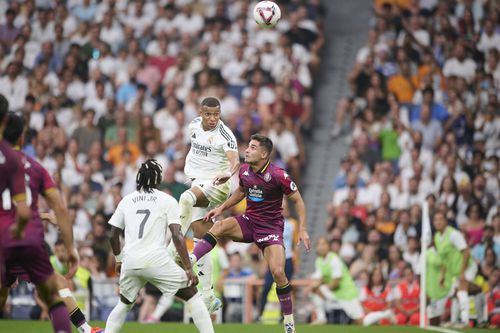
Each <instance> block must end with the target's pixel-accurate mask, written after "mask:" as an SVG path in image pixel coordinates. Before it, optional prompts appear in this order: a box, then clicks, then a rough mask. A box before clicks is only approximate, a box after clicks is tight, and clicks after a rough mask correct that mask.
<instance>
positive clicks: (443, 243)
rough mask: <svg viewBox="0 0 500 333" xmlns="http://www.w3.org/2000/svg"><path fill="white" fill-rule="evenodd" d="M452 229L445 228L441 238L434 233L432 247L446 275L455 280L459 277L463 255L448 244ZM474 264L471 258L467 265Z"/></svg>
mask: <svg viewBox="0 0 500 333" xmlns="http://www.w3.org/2000/svg"><path fill="white" fill-rule="evenodd" d="M453 230H455V229H453V228H452V227H446V230H445V231H444V232H443V234H442V237H440V235H439V233H437V232H436V234H435V235H434V245H435V246H436V250H437V253H438V255H439V257H440V259H441V261H442V263H443V265H444V266H445V268H446V275H449V277H450V278H451V279H455V278H457V277H458V276H459V275H460V271H461V269H462V264H463V262H464V255H463V254H462V252H461V251H460V250H458V249H457V248H456V247H455V246H453V244H451V242H450V235H451V233H452V232H453ZM471 264H474V262H473V261H472V257H471V258H469V265H471Z"/></svg>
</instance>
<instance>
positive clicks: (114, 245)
mask: <svg viewBox="0 0 500 333" xmlns="http://www.w3.org/2000/svg"><path fill="white" fill-rule="evenodd" d="M121 233H122V229H120V228H117V227H115V226H111V237H110V238H109V243H110V244H111V250H113V254H114V255H115V259H116V266H115V271H116V272H117V273H120V270H121V268H122V257H123V255H122V254H121V251H122V249H121V245H120V235H121Z"/></svg>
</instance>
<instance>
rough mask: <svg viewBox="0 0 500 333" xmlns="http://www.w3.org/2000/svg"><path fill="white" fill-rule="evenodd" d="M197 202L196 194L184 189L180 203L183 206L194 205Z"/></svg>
mask: <svg viewBox="0 0 500 333" xmlns="http://www.w3.org/2000/svg"><path fill="white" fill-rule="evenodd" d="M195 204H196V196H195V195H194V193H193V192H191V191H190V190H187V191H184V193H182V194H181V196H180V198H179V205H180V206H181V207H194V205H195Z"/></svg>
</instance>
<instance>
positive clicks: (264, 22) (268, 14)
mask: <svg viewBox="0 0 500 333" xmlns="http://www.w3.org/2000/svg"><path fill="white" fill-rule="evenodd" d="M253 18H254V19H255V22H257V24H258V25H259V26H260V27H263V28H272V27H274V26H275V25H276V23H278V21H279V19H280V18H281V10H280V7H279V6H278V5H277V4H276V3H274V2H272V1H261V2H259V3H258V4H256V5H255V8H254V9H253Z"/></svg>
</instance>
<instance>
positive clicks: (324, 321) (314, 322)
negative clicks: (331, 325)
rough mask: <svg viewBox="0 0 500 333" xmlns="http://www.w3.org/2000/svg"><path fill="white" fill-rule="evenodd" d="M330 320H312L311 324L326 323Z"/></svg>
mask: <svg viewBox="0 0 500 333" xmlns="http://www.w3.org/2000/svg"><path fill="white" fill-rule="evenodd" d="M327 323H328V321H327V320H326V319H316V320H314V321H312V322H311V325H325V324H327Z"/></svg>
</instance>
